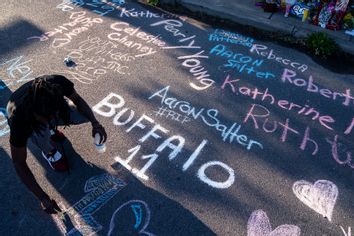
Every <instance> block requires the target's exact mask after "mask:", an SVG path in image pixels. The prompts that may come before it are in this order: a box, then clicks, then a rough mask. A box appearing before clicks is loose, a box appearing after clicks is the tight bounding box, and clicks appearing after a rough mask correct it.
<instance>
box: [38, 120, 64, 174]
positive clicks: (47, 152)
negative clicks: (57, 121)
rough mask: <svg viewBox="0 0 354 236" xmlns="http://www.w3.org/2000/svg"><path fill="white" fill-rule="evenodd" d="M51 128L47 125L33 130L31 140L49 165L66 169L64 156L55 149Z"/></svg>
mask: <svg viewBox="0 0 354 236" xmlns="http://www.w3.org/2000/svg"><path fill="white" fill-rule="evenodd" d="M51 136H52V133H51V130H50V128H49V125H46V126H43V127H41V129H40V130H39V131H38V132H33V133H32V135H31V141H32V143H33V144H35V145H36V146H37V147H38V148H39V149H40V150H42V156H43V157H44V158H45V159H46V160H47V162H48V163H49V165H50V167H51V168H52V169H54V170H57V171H66V170H68V168H69V165H68V162H67V160H66V158H65V157H64V156H62V155H61V153H60V152H59V151H58V150H57V149H56V147H55V145H54V143H53V141H52V140H51Z"/></svg>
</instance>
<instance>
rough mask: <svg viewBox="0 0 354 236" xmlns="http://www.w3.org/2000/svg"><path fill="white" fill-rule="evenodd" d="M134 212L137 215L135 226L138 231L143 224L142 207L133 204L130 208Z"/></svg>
mask: <svg viewBox="0 0 354 236" xmlns="http://www.w3.org/2000/svg"><path fill="white" fill-rule="evenodd" d="M130 207H131V208H132V210H133V212H134V215H135V225H134V228H135V229H137V228H138V227H139V225H140V224H141V219H142V218H143V211H142V209H141V206H140V205H138V204H133V205H131V206H130Z"/></svg>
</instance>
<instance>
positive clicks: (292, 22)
mask: <svg viewBox="0 0 354 236" xmlns="http://www.w3.org/2000/svg"><path fill="white" fill-rule="evenodd" d="M159 5H160V6H161V7H165V6H169V7H171V6H173V7H177V6H178V5H180V6H182V7H184V8H186V9H188V10H190V11H191V12H194V13H202V14H207V15H209V16H213V17H216V18H219V19H226V20H230V21H232V22H235V23H237V24H241V25H245V26H251V27H253V28H256V29H259V30H262V31H269V32H278V33H282V34H287V35H292V36H293V37H295V38H304V37H306V36H307V35H308V34H309V33H312V32H325V33H326V34H328V35H329V37H331V38H332V39H334V40H335V41H336V43H337V44H338V46H339V47H340V48H341V49H342V50H343V51H344V52H346V53H349V54H351V55H353V56H354V39H353V36H350V35H345V34H344V33H343V34H340V35H338V34H336V33H337V32H335V31H330V30H328V29H323V28H321V27H318V26H315V25H311V24H308V25H306V27H304V23H303V22H302V21H301V20H298V19H292V18H287V19H286V20H282V19H281V18H283V16H282V15H281V16H280V15H279V14H274V15H273V14H271V13H269V16H270V18H272V19H273V20H274V19H279V20H278V21H276V22H277V23H276V24H274V21H273V22H272V21H271V20H270V18H269V20H265V18H264V17H262V18H260V17H258V18H257V16H253V15H252V16H248V15H247V14H239V15H236V14H229V13H227V12H220V11H218V10H216V9H212V8H209V7H205V6H201V5H198V4H194V3H186V2H183V1H177V0H160V3H159ZM280 17H281V18H280ZM335 34H336V35H335Z"/></svg>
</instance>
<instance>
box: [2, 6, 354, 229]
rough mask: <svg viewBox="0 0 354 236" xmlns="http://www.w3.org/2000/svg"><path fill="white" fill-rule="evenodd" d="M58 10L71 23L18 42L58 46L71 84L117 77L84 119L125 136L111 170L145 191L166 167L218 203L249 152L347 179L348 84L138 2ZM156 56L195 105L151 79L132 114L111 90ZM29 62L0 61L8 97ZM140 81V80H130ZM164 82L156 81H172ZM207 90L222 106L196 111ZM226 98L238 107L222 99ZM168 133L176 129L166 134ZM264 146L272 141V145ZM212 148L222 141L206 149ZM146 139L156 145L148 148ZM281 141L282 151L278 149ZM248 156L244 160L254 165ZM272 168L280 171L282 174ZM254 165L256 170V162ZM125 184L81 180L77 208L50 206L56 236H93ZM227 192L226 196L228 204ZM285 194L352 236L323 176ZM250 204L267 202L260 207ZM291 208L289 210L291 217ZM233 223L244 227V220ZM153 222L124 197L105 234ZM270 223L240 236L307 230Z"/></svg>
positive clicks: (254, 220)
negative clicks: (167, 63) (334, 83)
mask: <svg viewBox="0 0 354 236" xmlns="http://www.w3.org/2000/svg"><path fill="white" fill-rule="evenodd" d="M59 2H60V3H59V4H57V5H56V9H57V10H56V11H57V12H58V13H60V14H62V15H66V17H67V18H68V19H66V20H65V21H63V22H65V23H63V24H58V23H57V24H56V25H54V26H49V27H47V28H48V29H50V30H49V31H47V32H45V33H43V34H41V35H33V36H31V37H29V38H27V40H33V41H39V42H47V43H48V46H49V47H50V48H52V49H53V48H54V49H58V50H59V49H60V53H63V54H64V53H65V56H68V57H70V58H72V59H73V61H74V62H75V66H73V67H70V68H65V69H63V70H62V71H63V72H64V73H65V74H67V75H69V76H68V78H70V79H72V80H76V81H78V82H80V83H83V84H94V83H95V81H98V80H100V81H103V80H106V78H108V79H111V78H114V80H117V81H118V80H120V82H122V85H123V86H122V87H120V86H117V87H114V85H118V84H119V83H118V82H117V84H113V83H112V85H113V86H112V87H110V88H109V89H111V91H114V92H107V94H104V95H99V94H98V95H95V98H96V99H100V101H95V105H94V106H93V107H92V110H93V112H94V113H95V114H97V115H98V116H100V118H102V119H105V121H109V122H110V121H112V123H111V124H113V126H111V127H109V126H108V127H109V128H108V129H112V128H114V129H115V128H116V129H122V130H123V131H124V132H123V136H124V135H126V136H127V137H128V136H129V138H131V139H129V142H128V144H129V145H127V146H124V147H114V146H113V147H111V148H112V150H111V151H112V152H114V151H117V153H114V154H113V155H112V160H111V161H112V162H114V164H117V163H118V164H119V165H121V166H123V167H124V168H125V169H126V170H128V171H129V172H130V173H131V174H132V175H134V176H136V177H138V179H139V180H142V181H143V183H146V182H145V181H151V182H149V183H152V182H154V181H156V180H157V179H158V178H160V177H161V176H156V175H155V174H154V173H155V172H154V171H155V170H156V169H157V168H159V170H161V169H162V170H163V168H166V170H167V171H166V176H169V174H170V173H172V171H171V172H169V171H168V168H174V170H176V172H173V173H174V174H175V173H177V175H180V176H183V177H185V176H186V177H187V178H190V179H191V180H193V181H194V180H197V181H198V182H199V183H200V184H201V186H202V187H204V188H206V189H208V190H210V191H215V192H217V193H218V194H219V193H221V192H222V191H225V192H226V191H230V192H231V191H233V189H232V186H233V187H235V188H237V187H238V184H240V185H242V184H244V183H242V179H241V178H240V177H239V176H238V174H239V173H240V175H247V174H246V173H241V172H242V168H243V166H237V165H238V162H237V161H238V160H235V159H236V158H237V157H239V156H240V163H242V162H241V161H245V159H246V158H244V156H243V155H245V154H246V155H249V156H250V157H257V158H259V159H260V160H261V161H264V162H266V164H269V163H271V164H272V162H269V163H268V162H267V161H268V160H271V161H274V160H276V158H273V157H272V156H271V155H270V154H269V153H268V152H270V151H271V152H272V153H273V152H275V153H276V152H277V148H279V149H284V151H283V150H281V151H282V152H284V153H288V151H289V150H291V151H292V152H293V151H294V152H295V153H296V154H299V156H301V157H300V158H303V159H301V160H305V159H306V158H308V159H310V158H312V161H314V162H317V163H319V162H320V161H325V162H326V163H325V164H326V165H327V163H329V164H328V165H331V167H332V165H333V166H334V167H333V172H337V171H338V172H339V171H342V169H343V170H344V171H348V173H351V172H350V171H353V169H354V161H353V155H352V154H353V149H352V146H351V145H352V143H351V142H350V141H349V142H348V140H349V139H351V135H352V134H353V128H354V116H353V115H350V114H349V113H350V111H352V109H353V107H354V97H353V95H352V90H353V89H352V88H351V87H350V83H348V84H349V85H347V84H346V85H345V86H338V87H339V88H335V89H332V88H329V87H327V86H325V85H323V84H321V82H322V79H321V78H320V77H318V75H317V74H316V73H312V71H311V68H310V66H309V65H308V64H307V63H306V62H302V61H301V60H300V59H298V57H295V56H292V55H290V56H288V55H284V53H282V52H280V51H277V50H276V49H274V48H272V47H271V46H268V45H264V44H263V43H262V42H258V41H256V40H254V39H253V38H251V37H247V36H245V35H242V34H239V33H234V32H231V31H227V30H224V29H212V30H210V29H204V32H203V33H205V35H203V36H204V37H201V35H198V34H197V33H196V32H197V31H193V30H190V25H187V24H188V23H187V22H186V21H185V19H184V18H183V17H180V16H178V15H174V14H168V13H162V12H160V11H156V12H155V11H154V10H147V9H142V8H141V7H140V5H138V4H135V3H134V4H133V3H131V2H126V1H125V0H111V1H105V0H87V1H86V0H61V1H59ZM139 20H140V21H141V24H140V23H139ZM103 26H104V27H106V28H107V29H106V30H105V35H100V34H98V33H96V32H95V28H98V27H101V28H103ZM74 40H75V43H74ZM76 42H78V43H76ZM205 45H208V46H209V47H205ZM58 52H59V51H56V53H58ZM163 54H166V55H169V56H170V57H172V59H174V60H175V62H176V64H177V67H178V70H179V69H180V68H181V70H182V72H185V73H181V74H183V75H185V78H184V79H185V80H186V81H182V82H184V83H188V85H189V86H190V87H191V88H192V89H191V91H194V92H195V94H192V95H191V96H188V97H191V98H192V99H190V100H189V99H186V97H187V96H184V94H183V93H179V92H180V91H181V88H180V87H178V86H176V87H173V86H172V84H174V83H171V82H170V81H167V82H166V83H164V82H161V81H162V80H160V78H158V79H157V80H156V81H157V82H158V83H160V82H161V83H162V85H161V84H159V85H154V84H152V85H151V87H149V89H148V91H144V95H145V96H146V97H144V99H146V101H145V102H146V103H149V105H150V106H151V107H152V109H151V110H144V109H142V110H139V111H138V110H136V109H133V108H131V107H130V105H132V104H133V102H136V101H135V100H134V101H131V104H129V103H128V102H127V101H126V100H125V98H124V96H123V92H122V93H120V89H122V88H124V86H125V85H126V84H123V82H126V81H124V79H128V78H132V77H133V76H134V82H135V81H139V80H140V79H145V77H144V76H141V75H142V74H143V72H140V71H139V70H137V69H136V68H135V67H136V66H139V65H140V63H146V62H145V59H146V58H148V59H151V60H153V59H154V58H155V57H158V56H161V55H163ZM166 55H164V56H166ZM306 61H307V60H306ZM216 62H219V65H216ZM32 63H33V61H32V59H26V58H25V57H24V56H18V57H14V58H11V59H9V60H5V61H1V62H0V79H1V82H2V83H1V84H0V91H5V89H9V90H11V89H13V88H15V87H16V86H18V85H20V84H21V83H23V82H26V81H29V80H31V79H33V71H32V69H31V67H30V64H32ZM62 66H63V65H62ZM153 66H155V65H153ZM133 67H134V68H133ZM212 67H215V68H218V69H215V68H212ZM279 68H280V70H279ZM162 71H163V70H162ZM139 72H140V73H141V74H136V73H139ZM161 76H162V77H163V76H165V75H161ZM165 77H166V78H165ZM165 77H163V79H166V80H167V79H170V78H169V77H168V76H165ZM122 78H123V79H122ZM171 79H172V78H171ZM173 79H175V80H177V79H179V80H181V78H173ZM114 82H115V81H114ZM148 82H150V81H148ZM154 82H155V81H154ZM173 82H175V81H173ZM166 84H171V85H166ZM119 85H120V84H119ZM275 86H278V87H275ZM150 88H151V89H150ZM283 88H286V90H284V91H285V92H283V93H280V92H279V91H278V90H281V89H283ZM122 90H123V89H122ZM290 90H293V91H296V93H297V94H296V95H298V96H300V95H301V96H302V97H301V98H303V99H299V97H296V96H290V95H293V94H289V91H290ZM209 91H210V94H217V96H218V95H220V97H218V99H219V100H218V101H216V102H215V103H213V105H209V104H205V105H203V104H202V102H203V101H202V102H200V103H199V100H198V99H201V100H202V99H205V98H206V97H204V96H206V94H207V92H209ZM124 92H126V93H128V92H127V91H124ZM129 92H130V90H129ZM177 94H178V95H177ZM294 94H295V92H294ZM139 96H141V95H139ZM194 96H195V97H197V98H195V97H194ZM208 96H209V95H208ZM211 96H212V95H211ZM0 98H2V94H0ZM139 98H140V97H139ZM194 98H195V99H194ZM208 98H209V97H208ZM213 98H214V97H213ZM230 98H231V99H234V100H235V101H230ZM310 98H311V99H310ZM223 99H225V100H223ZM226 99H228V100H227V101H226ZM316 99H318V100H316ZM239 101H242V103H241V102H239ZM244 101H246V102H245V103H243V102H244ZM322 101H324V102H326V103H327V104H330V105H333V104H334V105H338V106H339V107H340V108H342V109H343V110H344V111H346V112H348V114H349V115H346V116H343V117H342V116H341V115H338V114H336V113H335V112H334V111H333V110H330V109H323V106H322V104H320V103H321V102H322ZM229 102H233V104H237V105H239V104H240V105H242V106H240V107H238V108H239V109H238V110H236V111H230V112H228V114H222V112H221V111H223V109H225V110H226V109H227V108H228V107H226V108H224V107H222V106H224V105H225V106H227V105H229V104H230V103H229ZM200 104H202V105H200ZM226 104H227V105H226ZM134 105H135V104H134ZM143 107H144V106H143ZM144 108H145V107H144ZM170 121H173V122H175V123H174V124H173V126H172V125H171V126H168V125H163V123H162V122H165V123H168V122H170ZM175 126H176V127H178V128H180V130H178V129H173V128H167V127H175ZM194 127H198V128H200V129H203V131H206V132H208V133H209V134H211V136H212V137H203V136H202V135H197V134H194V133H193V132H194V130H193V128H194ZM190 128H191V129H190ZM181 130H182V131H181ZM8 133H9V127H8V125H7V121H6V109H5V108H4V107H0V137H2V136H5V135H7V134H8ZM181 133H182V134H183V135H182V134H181ZM190 133H191V135H190V136H189V135H188V134H190ZM214 136H215V137H216V138H215V139H214ZM268 138H269V139H270V138H272V142H274V143H272V142H271V141H269V140H268ZM215 140H216V141H218V142H219V143H217V144H215V143H214V141H215ZM150 142H153V143H154V145H155V146H153V145H150ZM273 144H274V146H272V145H273ZM278 144H279V146H280V147H275V146H277V145H278ZM216 145H221V146H222V148H224V147H226V146H230V149H232V151H231V152H229V153H232V152H233V151H235V153H236V150H237V151H240V154H237V155H236V154H235V155H233V153H232V155H230V157H229V156H228V157H227V159H226V158H223V159H222V160H223V161H220V159H221V157H220V156H218V155H215V154H214V155H211V154H210V153H208V150H209V149H211V150H213V151H214V150H219V149H218V148H215V146H216ZM231 145H232V146H231ZM289 148H290V149H289ZM241 155H242V156H241ZM276 155H277V153H276ZM247 157H248V156H247ZM292 157H293V156H289V157H288V156H286V157H283V160H284V162H286V161H288V160H289V159H290V158H292ZM257 158H253V159H252V161H254V162H257V164H259V163H261V161H260V160H257ZM320 158H321V159H320ZM162 159H164V160H162ZM279 159H280V158H279ZM166 160H167V161H166ZM328 160H329V161H328ZM294 161H296V160H294ZM327 161H328V162H327ZM161 163H163V164H161ZM259 165H261V164H259ZM271 167H273V166H271ZM276 167H279V169H281V165H279V166H276ZM254 168H260V167H259V166H257V165H255V167H254ZM269 169H271V168H269ZM281 170H283V169H281ZM245 172H246V171H245ZM284 172H285V168H284ZM251 174H252V175H253V174H254V173H250V174H249V175H251ZM255 174H256V175H257V174H258V173H255ZM171 175H172V174H171ZM180 176H177V178H179V177H180ZM164 177H165V176H164ZM169 177H171V178H175V177H176V176H169ZM246 177H249V176H246ZM295 177H296V176H295ZM257 178H263V176H257ZM321 178H326V177H321ZM299 179H300V178H299ZM238 181H239V183H238ZM333 181H334V182H336V180H333ZM274 182H276V180H274ZM292 182H293V180H292ZM254 185H261V184H259V183H256V184H254ZM125 186H126V184H125V183H124V182H123V181H121V180H119V179H117V178H116V177H115V176H113V175H109V174H104V175H99V176H94V177H92V178H90V179H89V180H87V181H86V183H85V187H84V193H85V195H84V196H83V197H82V198H81V199H79V200H78V201H77V202H75V203H74V204H73V205H70V206H67V205H65V204H64V203H63V202H62V203H59V205H60V207H61V208H62V209H63V213H62V214H59V215H58V216H54V219H55V222H56V224H57V225H58V227H59V228H60V230H61V232H62V233H63V234H65V235H80V234H81V235H95V234H97V233H98V232H100V231H103V227H104V226H106V225H107V226H108V222H101V220H98V219H99V218H98V214H97V212H98V211H99V210H100V209H101V208H102V207H103V206H104V205H105V204H106V203H107V202H108V201H109V200H110V199H112V198H113V197H114V196H115V195H116V194H117V193H118V192H119V191H120V190H121V189H123V188H124V187H125ZM198 187H199V186H198ZM242 187H244V186H242ZM256 187H259V186H256ZM271 191H274V190H271ZM225 192H223V193H225ZM223 193H222V194H223ZM273 193H274V192H273ZM227 194H229V192H227V193H226V194H225V195H227ZM232 194H234V192H232V193H231V194H230V196H231V195H232ZM236 194H238V193H236ZM261 194H263V193H261ZM287 194H288V193H287ZM220 195H221V194H220ZM290 195H291V196H295V197H296V198H297V199H296V200H298V201H299V203H300V202H301V203H302V204H303V205H302V207H304V206H305V207H308V208H310V209H312V210H313V211H314V212H316V213H318V214H320V215H321V216H323V217H325V218H327V219H328V221H327V220H324V222H325V224H331V226H333V227H335V228H336V229H338V232H337V233H341V234H343V235H344V236H351V228H352V227H353V226H349V225H348V224H347V222H343V223H339V222H333V221H335V220H337V219H336V218H337V216H336V215H335V217H333V212H334V211H335V206H336V202H337V199H338V195H339V190H338V188H337V186H336V185H335V184H334V183H333V182H331V181H329V180H323V179H322V180H317V181H315V182H314V183H311V182H308V181H305V180H299V181H296V182H294V183H293V185H292V192H291V191H290ZM232 197H238V195H237V196H232ZM258 203H264V202H262V200H259V201H258ZM280 204H281V203H280ZM260 208H261V207H260ZM152 209H153V208H152ZM109 210H111V209H109ZM288 210H289V212H291V209H288ZM314 215H315V214H314ZM246 217H248V215H247V216H246ZM274 218H275V216H274ZM333 218H334V219H333ZM343 218H344V217H343ZM242 220H243V221H244V223H245V222H246V220H247V218H246V219H242ZM306 220H307V219H306ZM150 221H151V211H150V208H149V206H148V204H147V203H146V202H144V201H142V200H129V201H126V202H124V203H123V204H121V205H120V206H118V207H117V208H116V207H115V210H114V211H113V212H112V217H111V219H110V222H109V229H107V230H108V234H107V235H119V234H122V235H124V234H125V235H151V236H153V235H155V234H154V232H153V230H150V228H152V225H150V224H151V222H150ZM270 222H271V220H270V218H268V216H267V214H266V212H265V211H263V210H255V211H254V212H252V213H251V216H250V217H249V218H248V221H247V235H248V236H275V235H279V236H280V235H289V236H299V235H301V230H304V229H303V226H304V227H305V224H303V225H301V229H300V227H299V226H297V225H293V224H282V225H279V226H277V227H272V224H271V223H270ZM297 222H298V221H297ZM244 223H243V224H244ZM340 224H342V225H345V226H346V227H343V226H340ZM149 227H150V228H149ZM306 230H308V229H305V232H306ZM150 231H151V232H150Z"/></svg>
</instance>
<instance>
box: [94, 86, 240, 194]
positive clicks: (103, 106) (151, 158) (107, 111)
mask: <svg viewBox="0 0 354 236" xmlns="http://www.w3.org/2000/svg"><path fill="white" fill-rule="evenodd" d="M124 105H125V100H124V98H123V97H122V96H120V95H118V94H115V93H110V94H109V95H108V96H106V97H105V98H104V99H102V100H101V101H100V102H99V103H97V104H96V105H95V106H93V108H92V110H93V111H94V112H95V113H97V114H99V115H101V116H103V117H107V118H109V117H113V116H114V117H113V124H114V125H117V126H123V125H127V124H129V123H130V121H132V120H133V118H134V115H135V111H133V110H131V109H130V108H128V107H125V108H123V106H124ZM120 108H123V109H122V110H121V111H119V112H118V111H117V109H120ZM128 110H130V114H129V116H128V118H126V119H125V120H124V121H122V120H119V119H120V118H121V117H122V116H123V115H124V114H125V113H126V112H127V111H128ZM148 125H153V127H152V128H151V130H150V131H147V133H146V134H145V135H144V136H142V137H141V138H140V139H139V144H138V145H136V146H135V147H133V148H131V149H129V150H128V153H131V154H130V155H129V156H128V157H127V158H126V159H123V158H122V157H120V156H116V157H115V158H114V160H115V161H117V162H119V163H120V164H121V165H122V166H124V167H125V168H126V169H128V170H129V171H131V172H132V173H133V174H134V175H136V176H137V177H139V178H142V179H144V180H149V176H148V175H146V174H145V172H146V171H147V170H148V169H149V168H150V167H151V166H152V164H153V163H155V162H156V161H157V159H158V158H159V154H158V153H160V152H162V151H163V150H165V149H166V148H169V149H171V150H172V151H171V153H170V154H169V155H168V159H169V160H170V161H173V160H174V159H176V158H178V155H179V154H180V153H181V152H182V151H183V148H184V146H185V142H186V139H185V138H184V137H182V136H180V135H172V136H170V137H169V138H167V139H165V141H163V142H162V143H161V144H160V145H159V146H158V147H157V148H156V150H155V152H154V153H148V154H145V155H141V158H140V159H141V160H148V161H147V162H146V163H145V165H144V166H143V167H142V168H141V169H137V168H134V167H132V166H131V165H130V164H129V163H130V162H131V161H132V160H133V158H134V157H135V156H136V155H137V153H138V152H139V151H140V149H141V147H142V146H141V143H144V142H145V141H146V140H147V139H151V138H154V139H161V138H162V137H161V134H168V133H169V132H170V131H169V130H168V129H166V128H164V127H163V126H161V125H159V124H156V122H155V121H154V120H153V119H152V118H151V117H149V116H147V115H145V114H143V115H141V116H140V117H139V118H138V119H137V120H136V121H135V122H134V123H133V124H131V125H130V126H129V127H128V128H127V129H126V133H129V132H131V131H132V129H136V128H139V129H142V130H144V129H145V128H147V126H148ZM158 132H159V133H160V134H159V133H158ZM176 142H177V143H178V144H175V143H176ZM207 143H208V141H207V140H206V139H203V140H202V141H201V142H200V144H199V145H198V147H196V148H195V149H194V151H193V153H192V154H191V155H190V156H189V158H188V159H187V161H185V162H184V164H183V165H182V171H187V170H188V169H189V168H190V166H191V165H192V164H193V163H194V162H195V160H196V159H197V158H198V157H199V154H200V153H201V151H202V150H203V149H204V148H205V146H206V144H207ZM160 158H161V157H160ZM213 166H218V167H219V169H220V167H221V169H223V170H224V172H226V173H227V176H228V177H227V178H226V181H215V180H212V179H211V177H208V176H207V175H206V174H205V170H206V169H207V168H211V167H213ZM197 177H198V178H199V179H200V180H201V181H202V182H204V183H206V184H207V185H209V186H211V187H214V188H220V189H222V188H229V187H230V186H231V185H232V184H233V183H234V181H235V176H234V170H233V169H232V168H231V167H230V166H228V165H227V164H225V163H223V162H219V161H209V162H206V163H205V164H203V165H202V166H201V167H200V168H199V170H198V175H197Z"/></svg>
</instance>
